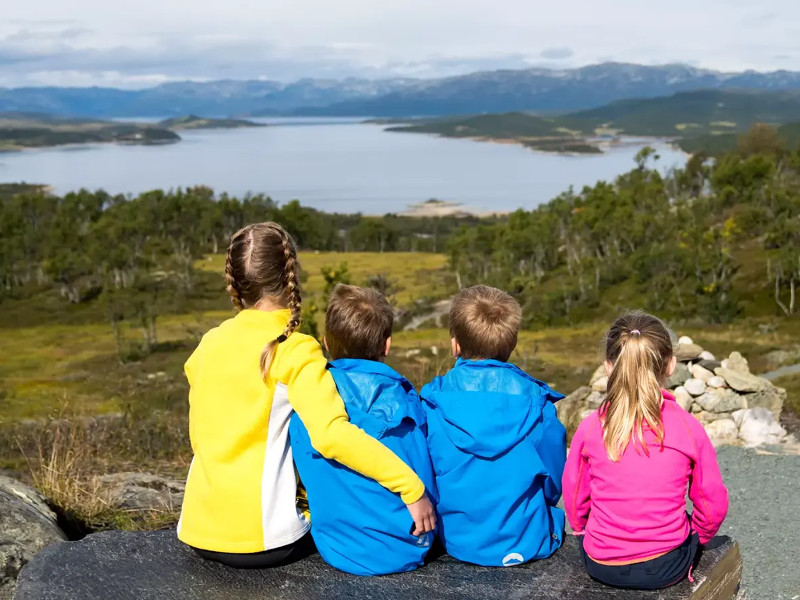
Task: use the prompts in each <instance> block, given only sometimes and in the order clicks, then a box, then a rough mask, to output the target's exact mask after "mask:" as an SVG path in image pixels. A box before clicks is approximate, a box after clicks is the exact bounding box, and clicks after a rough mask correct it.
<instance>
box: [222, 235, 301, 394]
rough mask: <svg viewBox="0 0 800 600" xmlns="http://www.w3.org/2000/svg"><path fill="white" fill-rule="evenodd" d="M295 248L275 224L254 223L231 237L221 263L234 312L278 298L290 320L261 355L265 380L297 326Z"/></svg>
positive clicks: (298, 281) (299, 302)
mask: <svg viewBox="0 0 800 600" xmlns="http://www.w3.org/2000/svg"><path fill="white" fill-rule="evenodd" d="M299 271H300V263H299V262H298V260H297V248H296V247H295V244H294V240H292V238H291V236H290V235H289V234H288V233H287V232H286V230H285V229H284V228H283V227H281V226H280V225H278V224H277V223H271V222H270V223H254V224H253V225H248V226H247V227H243V228H242V229H240V230H239V231H237V232H236V233H234V234H233V237H231V243H230V245H229V246H228V256H227V259H226V261H225V279H226V280H227V282H228V286H227V290H228V294H229V295H230V297H231V301H232V302H233V305H234V306H235V307H236V310H237V311H241V310H245V309H247V308H253V307H254V306H255V305H256V304H257V303H258V301H259V300H261V299H262V298H265V297H272V298H279V299H280V300H281V301H283V302H285V303H286V305H287V306H288V307H289V309H290V310H291V317H290V318H289V322H288V323H287V324H286V329H284V330H283V333H281V334H280V335H279V336H278V337H276V338H275V339H274V340H270V341H269V342H267V344H266V346H264V350H263V351H262V352H261V359H260V365H261V376H262V377H263V378H264V379H266V377H267V374H268V373H269V367H270V364H271V363H272V355H273V354H274V352H275V348H276V347H277V346H278V344H280V343H281V342H284V341H286V338H288V337H289V336H290V335H291V334H292V333H293V332H294V331H295V330H296V329H297V328H298V327H299V326H300V311H301V307H302V296H301V294H300V273H299Z"/></svg>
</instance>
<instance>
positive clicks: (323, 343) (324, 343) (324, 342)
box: [322, 335, 331, 354]
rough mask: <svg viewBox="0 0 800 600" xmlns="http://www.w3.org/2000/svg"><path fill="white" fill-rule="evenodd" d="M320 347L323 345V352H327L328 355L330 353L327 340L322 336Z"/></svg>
mask: <svg viewBox="0 0 800 600" xmlns="http://www.w3.org/2000/svg"><path fill="white" fill-rule="evenodd" d="M322 345H323V346H325V352H327V353H328V354H330V353H331V351H330V349H329V348H328V338H326V337H325V336H324V335H323V336H322Z"/></svg>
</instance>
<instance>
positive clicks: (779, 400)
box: [747, 384, 786, 419]
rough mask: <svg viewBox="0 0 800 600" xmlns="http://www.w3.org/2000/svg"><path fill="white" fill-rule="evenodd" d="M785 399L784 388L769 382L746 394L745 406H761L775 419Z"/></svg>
mask: <svg viewBox="0 0 800 600" xmlns="http://www.w3.org/2000/svg"><path fill="white" fill-rule="evenodd" d="M785 400H786V390H785V389H783V388H780V387H777V386H775V385H772V384H770V385H768V386H764V387H763V388H762V389H760V390H758V391H757V392H753V393H752V394H747V408H755V407H758V406H761V407H763V408H766V409H767V410H769V411H770V412H771V413H772V414H773V415H774V416H775V418H776V419H777V418H779V417H780V416H781V411H782V410H783V403H784V402H785Z"/></svg>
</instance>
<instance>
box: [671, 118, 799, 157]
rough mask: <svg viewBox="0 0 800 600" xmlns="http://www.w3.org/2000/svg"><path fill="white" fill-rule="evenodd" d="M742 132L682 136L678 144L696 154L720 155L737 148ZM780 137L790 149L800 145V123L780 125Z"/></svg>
mask: <svg viewBox="0 0 800 600" xmlns="http://www.w3.org/2000/svg"><path fill="white" fill-rule="evenodd" d="M741 135H742V134H741V133H720V134H714V133H706V134H704V135H699V136H695V137H687V138H681V139H680V140H678V142H677V143H678V146H679V147H680V149H681V150H683V151H684V152H689V153H691V154H694V153H695V152H705V153H706V154H708V155H709V156H719V155H720V154H725V153H726V152H730V151H731V150H735V149H736V147H737V145H738V143H739V136H741ZM778 138H779V139H780V140H781V141H782V142H783V143H784V145H785V146H786V147H787V148H788V149H794V148H798V147H800V123H786V124H785V125H781V126H780V127H778Z"/></svg>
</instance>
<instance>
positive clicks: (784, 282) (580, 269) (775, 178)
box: [0, 126, 800, 330]
mask: <svg viewBox="0 0 800 600" xmlns="http://www.w3.org/2000/svg"><path fill="white" fill-rule="evenodd" d="M636 161H637V162H636V165H635V166H634V168H633V169H632V170H631V171H630V172H628V173H625V174H623V175H621V176H619V177H618V178H617V179H616V181H613V182H605V181H601V182H598V183H597V184H596V185H594V186H591V187H585V188H584V189H582V190H580V191H576V190H567V191H565V192H564V193H562V194H561V195H560V196H558V197H557V198H555V199H553V200H552V201H550V202H548V203H546V204H544V205H542V206H539V207H538V208H536V209H534V210H530V211H526V210H518V211H516V212H514V213H512V214H510V215H507V216H505V217H495V218H492V219H488V220H480V219H478V218H470V217H467V218H463V217H435V218H434V217H429V218H415V217H401V216H396V215H386V216H383V217H367V216H363V215H358V214H356V215H345V214H324V213H321V212H319V211H316V210H314V209H311V208H308V207H304V206H302V205H301V204H300V203H299V202H297V201H293V202H290V203H287V204H285V205H283V206H278V205H277V204H276V203H275V202H273V201H272V200H271V199H270V198H268V197H266V196H263V195H255V196H248V197H245V198H233V197H229V196H227V195H226V194H221V195H219V196H217V195H215V194H214V192H213V191H212V190H210V189H208V188H202V187H198V188H190V189H178V190H172V191H161V190H155V191H152V192H148V193H145V194H142V195H140V196H138V197H133V198H128V197H123V196H116V197H114V196H110V195H108V194H106V193H104V192H103V191H94V192H92V191H87V190H80V191H77V192H74V193H69V194H66V195H64V196H63V197H59V196H56V195H53V194H50V193H47V191H46V189H44V188H41V187H30V188H26V187H19V186H18V187H14V186H6V187H5V188H4V190H5V193H4V194H3V193H2V192H0V198H1V199H2V200H0V299H2V298H3V297H6V298H10V297H15V298H24V297H26V296H27V295H34V294H37V293H38V292H40V291H41V290H42V288H43V287H47V286H50V287H55V288H57V289H58V290H59V292H60V293H61V296H62V297H63V301H64V302H70V303H73V304H78V303H90V302H100V303H102V304H103V306H105V310H106V311H107V312H108V315H109V322H110V323H111V324H112V326H113V325H114V323H115V322H117V321H119V320H122V319H130V320H135V321H137V322H140V323H143V324H144V327H145V330H147V329H148V327H150V325H148V323H153V322H154V321H155V319H156V317H157V315H158V314H159V313H160V312H161V311H163V310H166V309H165V308H164V307H166V306H178V305H180V302H181V301H180V299H181V298H187V299H190V298H191V297H192V294H193V289H194V286H195V284H196V281H197V279H198V277H200V275H198V270H197V269H196V265H195V263H196V261H197V260H198V259H200V258H202V257H204V256H206V255H211V254H219V253H221V252H223V251H224V249H225V247H226V245H227V240H228V239H229V237H230V236H231V234H233V233H234V232H235V231H236V230H237V229H239V228H240V227H242V226H243V225H245V224H247V223H250V222H254V221H262V220H275V221H278V222H280V223H282V224H283V225H284V226H285V227H286V228H287V229H288V230H289V231H290V232H291V233H292V235H293V236H294V238H295V240H296V241H297V243H298V245H299V246H300V248H301V249H303V250H314V251H339V252H352V251H374V252H404V251H415V252H446V253H447V255H448V257H449V261H450V270H451V272H452V274H453V275H455V277H456V279H457V281H458V282H459V284H460V285H471V284H474V283H478V282H484V283H489V284H492V285H496V286H499V287H502V288H505V289H507V290H509V291H510V292H511V293H512V294H514V295H515V296H516V297H517V298H518V299H519V300H520V302H521V303H522V304H523V306H524V307H525V315H526V319H527V323H528V324H529V325H531V324H545V325H558V324H566V323H575V322H580V321H582V320H586V319H588V318H595V317H598V316H603V315H604V314H605V313H608V312H612V311H613V310H615V309H617V308H618V306H619V305H620V304H622V305H640V306H643V307H644V308H648V309H650V310H653V311H657V312H659V313H664V314H667V315H668V316H671V317H673V318H679V319H691V318H698V319H702V320H704V321H707V322H712V323H721V322H729V321H731V320H732V319H734V318H735V317H736V316H737V315H739V314H741V313H742V312H743V311H744V312H745V313H748V314H765V312H766V313H769V312H777V313H778V314H782V315H784V316H789V315H793V314H795V313H796V312H797V310H798V307H797V299H796V295H797V293H796V290H797V285H798V282H800V150H798V149H794V150H790V149H788V148H786V147H785V145H784V143H783V142H782V140H781V138H779V137H778V135H777V132H776V130H775V129H773V128H771V127H768V126H756V127H754V128H753V129H752V130H751V131H750V132H749V133H747V134H745V135H743V136H741V138H740V140H739V145H738V147H737V149H736V150H734V151H733V152H730V153H727V154H725V155H722V156H720V157H719V158H717V159H715V160H710V159H708V158H707V157H705V155H703V154H702V153H700V154H696V155H694V156H693V157H692V158H691V159H689V160H688V162H687V163H686V165H685V167H683V168H682V169H678V170H675V171H674V172H671V173H669V174H667V175H662V174H661V172H660V171H659V169H658V156H657V154H655V152H654V151H653V150H652V149H650V148H644V149H643V150H642V151H641V152H640V153H639V154H638V155H637V158H636ZM389 276H390V277H391V274H389ZM176 303H177V304H176Z"/></svg>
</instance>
